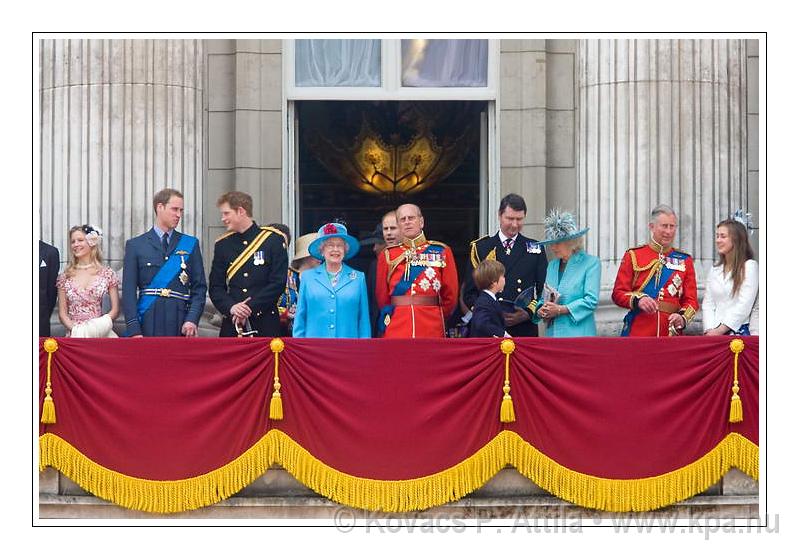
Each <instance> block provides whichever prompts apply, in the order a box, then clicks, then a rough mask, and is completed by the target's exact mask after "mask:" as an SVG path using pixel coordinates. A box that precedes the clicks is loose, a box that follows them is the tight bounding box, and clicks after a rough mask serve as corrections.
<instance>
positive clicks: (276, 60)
mask: <svg viewBox="0 0 800 560" xmlns="http://www.w3.org/2000/svg"><path fill="white" fill-rule="evenodd" d="M205 48H206V52H207V56H208V88H207V91H208V162H207V164H208V184H207V185H206V186H207V190H206V201H205V205H204V209H205V212H206V216H207V219H206V238H207V239H208V241H207V243H208V244H209V245H212V244H213V243H214V240H215V239H216V238H217V237H218V236H219V235H221V234H222V233H224V232H225V228H224V226H223V225H222V224H221V223H220V221H219V210H218V209H217V199H218V198H219V195H221V194H222V193H224V192H226V191H231V190H240V191H243V192H246V193H248V194H250V195H251V196H252V197H253V217H254V218H255V220H256V221H257V222H258V223H259V224H262V225H266V224H269V223H271V222H281V221H282V216H281V197H282V187H281V156H282V154H281V128H282V125H281V123H282V117H281V111H282V106H283V105H282V97H281V96H282V93H283V82H282V79H283V75H282V73H281V56H282V55H281V41H280V40H267V39H238V40H233V39H230V40H229V39H207V40H206V41H205ZM295 233H296V232H292V235H293V236H295Z"/></svg>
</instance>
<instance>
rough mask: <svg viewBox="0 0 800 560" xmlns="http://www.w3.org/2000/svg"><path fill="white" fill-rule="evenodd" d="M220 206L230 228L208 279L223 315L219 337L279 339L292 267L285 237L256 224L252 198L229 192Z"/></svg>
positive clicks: (221, 240)
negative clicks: (281, 300) (280, 302)
mask: <svg viewBox="0 0 800 560" xmlns="http://www.w3.org/2000/svg"><path fill="white" fill-rule="evenodd" d="M217 206H218V207H219V211H220V213H221V214H222V223H223V224H225V227H226V228H227V229H228V233H226V234H225V235H223V236H222V237H220V238H219V239H217V242H216V244H215V245H214V260H213V262H212V263H211V274H210V275H209V278H208V284H209V295H210V296H211V301H212V303H213V304H214V307H216V308H217V309H218V310H219V311H220V313H222V316H223V321H222V328H221V329H220V331H219V335H220V336H241V335H245V334H246V335H249V336H253V335H255V336H270V337H271V336H278V335H279V334H280V318H279V316H278V298H279V297H280V296H281V294H282V293H283V291H284V289H285V288H286V273H287V270H288V266H289V257H288V255H287V254H286V243H285V241H284V237H283V235H282V234H281V232H280V231H279V230H277V229H275V228H272V227H269V226H261V227H259V226H258V224H256V223H255V222H254V221H253V218H252V216H253V199H252V198H250V195H248V194H247V193H243V192H237V191H232V192H227V193H224V194H223V195H222V196H220V197H219V200H217Z"/></svg>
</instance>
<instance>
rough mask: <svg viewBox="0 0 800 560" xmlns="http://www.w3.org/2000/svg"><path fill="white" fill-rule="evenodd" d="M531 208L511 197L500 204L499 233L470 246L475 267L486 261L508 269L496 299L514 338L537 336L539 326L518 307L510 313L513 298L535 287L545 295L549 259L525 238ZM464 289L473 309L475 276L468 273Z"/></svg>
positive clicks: (538, 246)
mask: <svg viewBox="0 0 800 560" xmlns="http://www.w3.org/2000/svg"><path fill="white" fill-rule="evenodd" d="M527 212H528V208H527V206H526V205H525V199H523V198H522V197H521V196H519V195H518V194H509V195H506V196H505V197H503V200H501V201H500V210H499V211H498V216H499V218H500V231H498V232H497V233H495V234H494V235H491V236H490V235H487V236H485V237H481V238H480V239H476V240H475V241H473V242H472V243H471V244H470V260H471V262H472V268H473V269H475V268H477V267H478V264H479V263H480V262H482V261H484V260H486V259H494V260H497V261H499V262H501V263H503V266H505V267H506V286H505V289H504V290H503V291H502V292H500V294H498V296H497V301H498V302H500V303H501V304H503V302H505V305H504V309H506V310H507V311H506V312H505V313H504V318H505V322H506V329H507V330H508V333H509V334H510V335H511V336H538V333H539V331H538V328H537V325H535V324H533V323H532V322H531V318H532V315H531V312H530V311H529V310H525V309H518V308H515V310H514V311H511V309H512V305H513V302H514V299H515V298H516V297H517V296H518V295H519V294H520V293H522V292H523V291H524V290H526V289H527V288H530V287H531V286H534V287H535V290H534V292H535V296H534V297H538V296H539V294H541V293H542V288H543V287H544V279H545V276H547V256H546V255H545V251H544V248H543V247H542V246H541V245H539V243H538V241H536V240H535V239H529V238H527V237H525V236H524V235H522V234H521V233H520V231H521V230H522V222H523V221H524V219H525V214H526V213H527ZM466 276H467V281H466V287H465V290H464V303H466V305H467V307H469V308H470V309H472V307H473V306H474V305H475V300H476V299H477V298H478V295H479V294H480V290H478V288H477V287H476V286H475V283H474V282H473V280H472V275H471V274H468V275H466Z"/></svg>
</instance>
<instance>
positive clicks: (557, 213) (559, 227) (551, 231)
mask: <svg viewBox="0 0 800 560" xmlns="http://www.w3.org/2000/svg"><path fill="white" fill-rule="evenodd" d="M587 231H589V228H588V227H587V228H584V229H582V230H578V224H577V223H576V222H575V216H573V215H572V214H570V213H569V212H562V211H561V210H560V209H559V208H554V209H552V210H550V212H549V213H548V214H547V217H546V218H545V219H544V235H545V238H544V240H543V241H540V242H539V243H541V244H542V245H547V244H551V243H561V242H562V241H569V240H570V239H575V238H577V237H580V236H581V235H586V232H587Z"/></svg>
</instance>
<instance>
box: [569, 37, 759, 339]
mask: <svg viewBox="0 0 800 560" xmlns="http://www.w3.org/2000/svg"><path fill="white" fill-rule="evenodd" d="M746 57H747V53H746V48H745V41H743V40H738V39H737V40H694V39H681V40H584V41H580V42H579V47H578V87H579V90H578V98H579V101H578V104H579V108H580V109H579V112H578V208H579V214H580V221H581V223H582V224H585V225H588V226H590V227H591V228H592V231H591V232H590V234H589V236H588V239H587V251H588V252H590V253H593V254H595V255H598V256H599V257H600V259H601V261H602V263H603V276H602V287H603V296H604V297H603V300H604V302H605V303H607V302H608V301H609V292H610V288H611V286H613V282H614V278H615V276H616V272H617V268H618V267H619V262H620V260H621V258H622V255H623V253H624V251H625V250H626V249H627V248H628V247H631V246H633V245H637V244H640V243H643V242H645V241H647V239H648V230H647V222H648V219H649V211H650V210H651V209H652V207H654V206H655V205H656V204H659V203H665V204H669V205H671V206H672V207H673V208H675V210H676V212H677V213H678V217H679V230H680V231H679V232H678V235H677V237H676V242H675V245H676V246H677V247H680V248H682V249H684V250H685V251H688V252H689V253H691V254H692V255H693V256H694V257H695V262H696V267H697V271H698V280H699V282H700V283H701V285H702V283H703V279H704V277H705V272H706V269H707V268H708V266H709V265H710V264H711V262H712V261H713V259H714V257H715V250H714V226H715V225H716V223H717V222H718V221H720V220H721V219H723V218H725V217H728V216H730V215H731V214H732V213H733V211H734V210H735V209H737V208H745V209H747V207H748V193H747V178H748V177H747V172H748V166H747V145H748V144H747V72H746V63H747V59H746ZM612 309H613V308H612ZM609 311H610V310H609ZM611 315H613V317H611V316H609V320H612V319H613V320H614V321H616V320H618V319H619V317H621V315H622V310H618V311H617V310H613V311H611ZM617 315H618V316H619V317H617ZM602 317H603V313H602V310H601V313H600V314H599V316H598V322H599V323H600V322H602Z"/></svg>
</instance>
